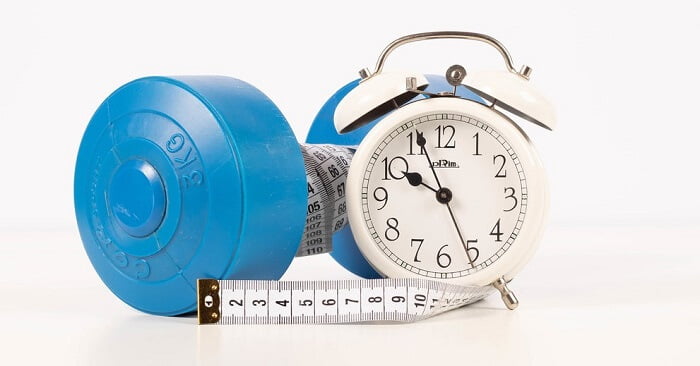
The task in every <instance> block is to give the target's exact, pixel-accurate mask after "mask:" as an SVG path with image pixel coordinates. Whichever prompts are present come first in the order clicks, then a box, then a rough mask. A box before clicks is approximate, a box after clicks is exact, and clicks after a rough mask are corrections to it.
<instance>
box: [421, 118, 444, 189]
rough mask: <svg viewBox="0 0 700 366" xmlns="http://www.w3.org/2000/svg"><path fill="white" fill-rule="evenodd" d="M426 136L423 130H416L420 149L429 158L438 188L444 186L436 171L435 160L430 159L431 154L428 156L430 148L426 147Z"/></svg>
mask: <svg viewBox="0 0 700 366" xmlns="http://www.w3.org/2000/svg"><path fill="white" fill-rule="evenodd" d="M425 142H426V141H425V137H423V133H422V132H418V130H416V144H418V146H420V150H421V151H422V152H423V154H424V155H425V158H426V159H428V165H429V166H430V170H431V171H432V172H433V176H434V177H435V181H436V182H437V185H438V188H440V189H441V188H442V184H440V178H438V176H437V173H435V167H434V166H433V162H432V161H431V160H430V156H428V149H426V148H425Z"/></svg>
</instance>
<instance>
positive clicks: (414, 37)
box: [363, 31, 532, 79]
mask: <svg viewBox="0 0 700 366" xmlns="http://www.w3.org/2000/svg"><path fill="white" fill-rule="evenodd" d="M430 39H467V40H473V41H480V42H484V43H486V44H489V45H491V46H493V47H494V48H495V49H497V50H498V52H500V54H501V56H503V61H504V62H505V64H506V69H507V70H508V71H510V72H512V73H514V74H517V75H519V76H522V77H523V78H525V79H529V77H530V73H531V72H532V69H531V68H530V67H528V66H525V65H523V67H522V68H521V69H520V72H518V71H516V69H515V67H514V66H513V59H512V58H511V57H510V54H509V53H508V50H507V49H506V48H505V47H504V46H503V45H502V44H501V42H499V41H498V40H497V39H495V38H493V37H491V36H487V35H485V34H481V33H474V32H458V31H441V32H424V33H415V34H409V35H407V36H403V37H401V38H398V39H396V40H395V41H393V42H391V43H390V44H389V45H388V46H386V48H385V49H384V51H382V53H381V55H379V59H378V60H377V66H376V67H375V69H374V72H373V73H372V74H371V75H369V73H367V72H365V73H366V74H367V77H369V76H372V75H376V74H378V73H380V72H382V69H383V68H384V63H385V62H386V59H387V57H389V54H390V53H391V52H392V51H394V50H395V49H397V48H398V47H400V46H402V45H405V44H408V43H413V42H418V41H425V40H430ZM363 79H364V77H363Z"/></svg>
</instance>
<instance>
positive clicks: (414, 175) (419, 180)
mask: <svg viewBox="0 0 700 366" xmlns="http://www.w3.org/2000/svg"><path fill="white" fill-rule="evenodd" d="M403 175H404V177H406V180H407V181H408V184H410V185H412V186H414V187H418V186H423V187H425V188H428V189H429V190H431V191H433V192H437V190H436V189H435V188H433V187H431V186H429V185H427V184H425V182H423V176H422V175H420V173H418V172H403Z"/></svg>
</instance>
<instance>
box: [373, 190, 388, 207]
mask: <svg viewBox="0 0 700 366" xmlns="http://www.w3.org/2000/svg"><path fill="white" fill-rule="evenodd" d="M377 192H381V194H380V195H377ZM373 196H374V199H375V200H376V201H377V202H382V203H383V204H382V207H380V208H378V209H377V211H379V210H381V209H383V208H384V207H386V204H387V203H388V202H389V192H387V191H386V188H384V187H377V188H375V189H374V194H373Z"/></svg>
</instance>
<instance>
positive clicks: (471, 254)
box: [467, 239, 479, 264]
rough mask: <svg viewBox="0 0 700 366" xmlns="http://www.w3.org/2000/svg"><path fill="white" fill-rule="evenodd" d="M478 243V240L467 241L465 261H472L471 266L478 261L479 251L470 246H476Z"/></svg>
mask: <svg viewBox="0 0 700 366" xmlns="http://www.w3.org/2000/svg"><path fill="white" fill-rule="evenodd" d="M478 242H479V239H474V240H467V248H469V249H467V257H468V258H467V259H469V260H471V261H472V264H473V263H474V262H476V260H477V259H479V249H478V248H477V247H473V246H471V244H476V243H478Z"/></svg>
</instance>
